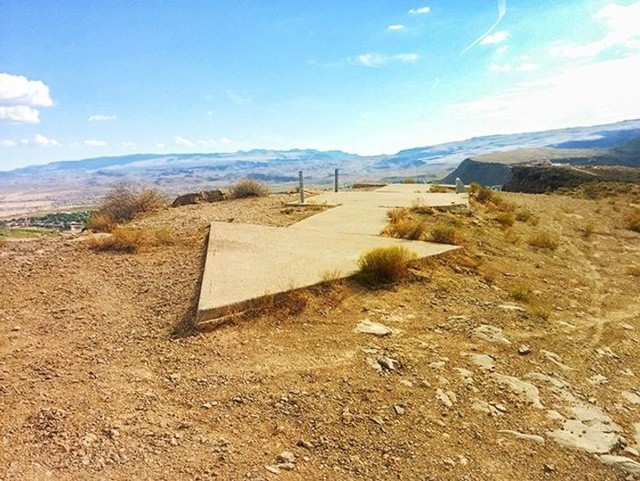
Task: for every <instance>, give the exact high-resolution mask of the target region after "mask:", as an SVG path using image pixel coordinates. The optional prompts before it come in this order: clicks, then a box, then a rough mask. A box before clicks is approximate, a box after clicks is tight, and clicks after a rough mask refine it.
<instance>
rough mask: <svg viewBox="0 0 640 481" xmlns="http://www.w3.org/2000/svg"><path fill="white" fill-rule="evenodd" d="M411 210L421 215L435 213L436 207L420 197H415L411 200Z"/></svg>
mask: <svg viewBox="0 0 640 481" xmlns="http://www.w3.org/2000/svg"><path fill="white" fill-rule="evenodd" d="M411 212H413V213H414V214H421V215H433V214H434V213H435V209H434V208H433V207H429V206H428V205H425V204H424V203H423V202H422V201H421V200H420V199H414V200H413V201H411Z"/></svg>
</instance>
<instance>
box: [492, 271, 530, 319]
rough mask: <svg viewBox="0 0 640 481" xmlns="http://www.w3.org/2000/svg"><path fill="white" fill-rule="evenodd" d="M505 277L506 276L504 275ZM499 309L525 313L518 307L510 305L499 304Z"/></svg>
mask: <svg viewBox="0 0 640 481" xmlns="http://www.w3.org/2000/svg"><path fill="white" fill-rule="evenodd" d="M505 275H506V274H505ZM498 308H499V309H502V310H503V311H516V312H525V311H526V309H524V308H522V307H520V306H514V305H511V304H500V305H499V306H498Z"/></svg>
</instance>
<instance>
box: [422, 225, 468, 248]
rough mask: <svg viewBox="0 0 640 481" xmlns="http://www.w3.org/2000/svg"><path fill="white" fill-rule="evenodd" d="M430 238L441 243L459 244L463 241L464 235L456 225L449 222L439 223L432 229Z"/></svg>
mask: <svg viewBox="0 0 640 481" xmlns="http://www.w3.org/2000/svg"><path fill="white" fill-rule="evenodd" d="M429 240H430V241H431V242H437V243H439V244H454V245H459V244H461V243H462V236H461V235H460V232H459V230H458V229H457V228H456V227H454V226H452V225H447V224H438V225H436V226H435V227H434V228H433V229H431V233H430V235H429Z"/></svg>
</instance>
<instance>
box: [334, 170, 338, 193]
mask: <svg viewBox="0 0 640 481" xmlns="http://www.w3.org/2000/svg"><path fill="white" fill-rule="evenodd" d="M335 179H336V180H335V182H334V184H333V191H334V192H338V169H336V172H335Z"/></svg>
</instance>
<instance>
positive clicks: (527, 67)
mask: <svg viewBox="0 0 640 481" xmlns="http://www.w3.org/2000/svg"><path fill="white" fill-rule="evenodd" d="M538 68H539V67H538V65H536V64H535V63H531V62H528V63H523V64H521V65H518V66H517V67H516V70H517V71H518V72H535V71H536V70H538Z"/></svg>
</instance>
